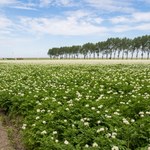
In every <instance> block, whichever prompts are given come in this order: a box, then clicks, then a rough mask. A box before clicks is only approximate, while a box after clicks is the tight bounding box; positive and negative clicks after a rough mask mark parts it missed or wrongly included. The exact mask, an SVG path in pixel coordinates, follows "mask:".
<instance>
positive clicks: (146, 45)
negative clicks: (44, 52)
mask: <svg viewBox="0 0 150 150" xmlns="http://www.w3.org/2000/svg"><path fill="white" fill-rule="evenodd" d="M48 55H49V57H50V58H59V59H63V58H102V59H103V58H106V59H115V58H122V59H128V58H130V59H133V58H142V59H143V58H147V59H149V57H150V35H144V36H140V37H136V38H134V39H129V38H126V37H124V38H118V37H117V38H108V39H107V40H106V41H101V42H97V43H90V42H88V43H85V44H83V45H73V46H64V47H53V48H51V49H49V50H48Z"/></svg>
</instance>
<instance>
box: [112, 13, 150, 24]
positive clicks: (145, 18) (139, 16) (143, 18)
mask: <svg viewBox="0 0 150 150" xmlns="http://www.w3.org/2000/svg"><path fill="white" fill-rule="evenodd" d="M109 20H110V21H111V22H112V23H113V24H120V23H124V24H131V23H143V22H150V12H135V13H133V14H131V15H128V16H117V17H114V18H111V19H109Z"/></svg>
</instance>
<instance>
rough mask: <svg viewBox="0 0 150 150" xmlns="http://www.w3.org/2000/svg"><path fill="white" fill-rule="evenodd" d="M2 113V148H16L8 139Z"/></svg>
mask: <svg viewBox="0 0 150 150" xmlns="http://www.w3.org/2000/svg"><path fill="white" fill-rule="evenodd" d="M1 118H2V117H1V115H0V150H14V149H13V148H12V146H11V144H10V141H9V140H8V134H7V130H6V128H5V127H4V126H3V125H2V119H1Z"/></svg>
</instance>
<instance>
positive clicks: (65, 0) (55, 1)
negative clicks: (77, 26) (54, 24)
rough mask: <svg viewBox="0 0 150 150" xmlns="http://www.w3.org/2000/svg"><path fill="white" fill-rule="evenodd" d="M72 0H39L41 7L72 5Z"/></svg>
mask: <svg viewBox="0 0 150 150" xmlns="http://www.w3.org/2000/svg"><path fill="white" fill-rule="evenodd" d="M73 4H74V2H73V0H40V6H41V7H48V6H72V5H73Z"/></svg>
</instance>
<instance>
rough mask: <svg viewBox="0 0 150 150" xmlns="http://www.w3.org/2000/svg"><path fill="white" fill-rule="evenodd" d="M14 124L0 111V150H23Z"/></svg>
mask: <svg viewBox="0 0 150 150" xmlns="http://www.w3.org/2000/svg"><path fill="white" fill-rule="evenodd" d="M16 122H18V118H16ZM16 122H15V123H14V122H12V121H10V120H9V118H8V116H7V115H5V114H4V112H3V111H2V110H1V109H0V150H25V148H24V146H23V144H22V138H21V135H20V132H19V129H18V128H17V127H16V126H14V125H16Z"/></svg>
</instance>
